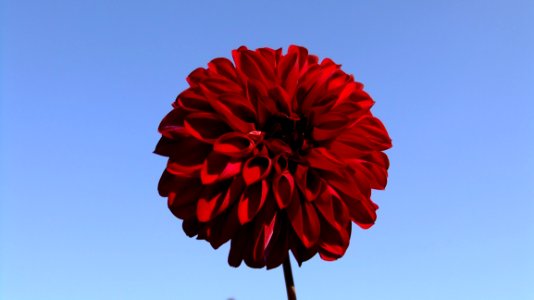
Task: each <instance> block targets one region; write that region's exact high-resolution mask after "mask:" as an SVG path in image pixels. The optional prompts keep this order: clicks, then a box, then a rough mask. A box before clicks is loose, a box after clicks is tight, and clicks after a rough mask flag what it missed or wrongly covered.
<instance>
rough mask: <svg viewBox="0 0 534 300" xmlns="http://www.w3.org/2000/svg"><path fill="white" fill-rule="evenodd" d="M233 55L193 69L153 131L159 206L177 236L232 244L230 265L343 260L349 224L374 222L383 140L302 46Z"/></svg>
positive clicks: (355, 90) (386, 141) (382, 178)
mask: <svg viewBox="0 0 534 300" xmlns="http://www.w3.org/2000/svg"><path fill="white" fill-rule="evenodd" d="M232 56H233V60H234V62H235V64H234V63H232V61H230V60H229V59H226V58H216V59H214V60H212V61H211V62H209V63H208V67H207V68H198V69H196V70H194V71H193V72H192V73H191V74H190V75H189V76H188V77H187V81H188V83H189V88H187V89H186V90H185V91H183V92H182V93H181V94H180V95H178V97H177V98H176V101H175V102H174V103H173V110H172V111H171V112H170V113H169V114H168V115H167V116H166V117H165V118H164V119H163V121H162V122H161V124H160V126H159V131H160V133H161V134H162V137H161V140H160V141H159V143H158V145H157V146H156V150H155V153H157V154H160V155H163V156H167V157H168V158H169V159H168V164H167V167H166V169H165V171H164V172H163V175H162V176H161V179H160V182H159V186H158V190H159V193H160V195H161V196H164V197H167V198H168V205H169V208H170V210H171V211H172V213H173V214H174V215H175V216H176V217H178V218H180V219H182V220H183V223H182V226H183V229H184V231H185V233H186V234H187V235H188V236H190V237H194V236H197V238H198V239H204V240H206V241H208V242H209V243H210V244H211V245H212V246H213V248H218V247H219V246H221V245H222V244H224V243H226V242H228V241H231V247H230V253H229V257H228V263H229V264H230V265H231V266H234V267H237V266H239V265H240V264H241V262H242V261H244V262H245V264H246V265H248V266H250V267H253V268H262V267H267V268H268V269H271V268H275V267H277V266H279V265H281V264H283V263H284V262H289V260H288V255H289V254H288V253H289V251H291V252H292V253H293V256H294V257H295V259H296V260H297V262H298V263H299V264H301V263H302V262H304V261H306V260H308V259H310V258H311V257H313V256H314V255H315V254H317V253H319V255H320V257H321V258H322V259H324V260H335V259H338V258H340V257H342V256H343V255H344V253H345V251H346V249H347V247H348V245H349V240H350V235H351V226H352V225H351V223H352V222H354V223H356V224H357V225H359V226H360V227H362V228H364V229H367V228H369V227H371V226H372V225H373V224H374V222H375V220H376V210H377V208H378V206H377V205H376V204H375V203H373V202H372V201H371V199H370V197H371V189H384V188H385V186H386V181H387V169H388V167H389V161H388V158H387V156H386V155H385V154H384V153H383V152H382V151H384V150H386V149H388V148H390V147H391V140H390V138H389V136H388V133H387V131H386V129H385V128H384V126H383V124H382V123H381V122H380V120H378V119H377V118H376V117H374V116H373V115H372V113H371V111H370V108H371V106H372V105H373V103H374V101H373V100H372V99H371V97H370V96H369V95H368V94H367V93H366V92H364V91H363V85H362V84H361V83H359V82H356V81H355V80H354V77H353V76H352V75H348V74H346V73H345V72H343V71H342V70H341V68H340V65H337V64H335V63H334V62H333V61H332V60H330V59H328V58H326V59H323V60H322V61H321V62H319V59H318V57H317V56H315V55H310V54H308V51H307V50H306V49H305V48H303V47H299V46H290V47H289V49H288V51H287V53H285V54H284V53H282V50H281V49H278V50H273V49H270V48H259V49H257V50H249V49H247V48H246V47H240V48H239V49H237V50H234V51H233V52H232ZM288 266H289V265H286V271H287V270H288V269H287V267H288ZM286 275H287V273H286ZM286 279H287V277H286Z"/></svg>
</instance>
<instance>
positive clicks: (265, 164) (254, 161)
mask: <svg viewBox="0 0 534 300" xmlns="http://www.w3.org/2000/svg"><path fill="white" fill-rule="evenodd" d="M270 171H271V159H269V158H268V157H267V156H255V157H251V158H249V159H248V160H247V162H246V163H245V165H244V166H243V174H242V175H243V179H244V180H245V183H246V184H247V185H251V184H253V183H256V182H258V181H260V180H262V179H263V178H265V177H267V176H268V175H269V172H270Z"/></svg>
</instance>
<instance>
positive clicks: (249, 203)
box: [238, 180, 269, 224]
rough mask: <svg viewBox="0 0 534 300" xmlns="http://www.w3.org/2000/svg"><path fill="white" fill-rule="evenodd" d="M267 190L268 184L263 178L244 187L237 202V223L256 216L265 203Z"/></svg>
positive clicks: (247, 220)
mask: <svg viewBox="0 0 534 300" xmlns="http://www.w3.org/2000/svg"><path fill="white" fill-rule="evenodd" d="M268 191H269V185H268V184H267V181H265V180H262V181H261V182H257V183H255V184H253V185H250V186H248V187H247V188H246V189H245V192H244V193H243V195H242V196H241V199H240V200H239V204H238V218H239V223H241V224H246V223H248V222H250V221H251V220H252V219H253V218H254V217H255V216H256V214H257V213H258V212H259V211H260V209H261V208H262V207H263V204H264V203H265V199H266V198H267V194H268Z"/></svg>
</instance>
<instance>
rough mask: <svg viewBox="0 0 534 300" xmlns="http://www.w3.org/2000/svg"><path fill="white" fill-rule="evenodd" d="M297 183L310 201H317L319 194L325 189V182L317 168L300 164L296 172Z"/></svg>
mask: <svg viewBox="0 0 534 300" xmlns="http://www.w3.org/2000/svg"><path fill="white" fill-rule="evenodd" d="M295 175H296V177H297V185H298V187H299V189H300V191H301V192H302V194H303V195H304V198H305V199H306V200H308V201H310V202H311V201H315V199H316V198H317V197H318V196H319V194H320V193H321V192H322V191H323V190H324V189H325V184H324V182H323V180H322V179H321V178H320V176H319V175H318V174H317V172H315V170H312V169H309V168H307V167H303V166H298V167H297V169H296V172H295Z"/></svg>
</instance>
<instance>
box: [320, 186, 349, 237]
mask: <svg viewBox="0 0 534 300" xmlns="http://www.w3.org/2000/svg"><path fill="white" fill-rule="evenodd" d="M314 204H315V207H316V208H317V211H318V212H319V214H320V215H321V217H322V218H323V219H324V220H325V222H327V223H328V224H329V225H330V226H331V227H332V228H334V229H340V230H341V229H343V228H345V227H346V226H347V224H349V223H350V221H351V219H350V215H349V210H348V208H347V206H346V205H345V203H344V202H343V201H342V200H341V199H340V198H339V195H338V194H331V193H330V191H329V190H328V189H325V190H324V191H323V192H322V194H321V196H320V197H318V198H317V200H316V201H315V202H314Z"/></svg>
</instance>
